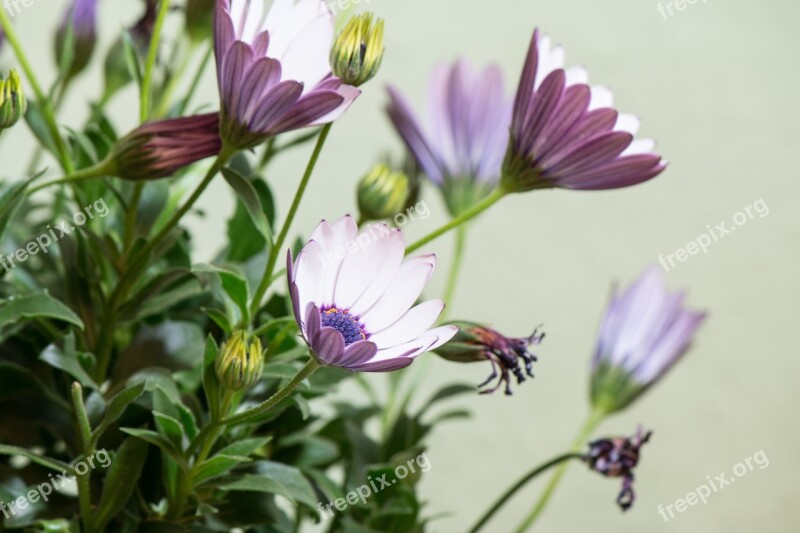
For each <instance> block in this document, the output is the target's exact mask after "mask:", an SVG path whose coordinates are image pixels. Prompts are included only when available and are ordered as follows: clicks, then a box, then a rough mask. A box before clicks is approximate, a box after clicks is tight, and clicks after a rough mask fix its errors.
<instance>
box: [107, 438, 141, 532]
mask: <svg viewBox="0 0 800 533" xmlns="http://www.w3.org/2000/svg"><path fill="white" fill-rule="evenodd" d="M146 459H147V443H146V442H144V441H142V440H139V439H132V438H129V439H125V442H123V443H122V446H120V447H119V450H117V453H116V454H115V455H114V461H113V462H112V463H111V467H110V469H109V471H108V474H107V475H106V479H105V482H104V483H103V493H102V496H101V497H100V503H99V504H98V505H97V511H96V514H95V517H94V524H95V526H96V530H97V531H103V530H104V528H105V526H106V524H108V522H109V521H110V520H111V519H112V518H113V517H114V516H115V515H116V514H117V513H119V512H120V511H121V510H122V508H123V507H125V504H126V503H127V502H128V499H129V498H130V497H131V495H132V494H133V491H134V489H135V488H136V484H137V483H138V482H139V476H140V474H141V472H142V467H143V466H144V462H145V460H146Z"/></svg>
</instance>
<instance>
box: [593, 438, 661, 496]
mask: <svg viewBox="0 0 800 533" xmlns="http://www.w3.org/2000/svg"><path fill="white" fill-rule="evenodd" d="M652 434H653V432H652V431H648V432H646V433H645V432H644V431H643V430H642V428H639V429H637V430H636V435H634V436H633V437H614V438H606V439H598V440H596V441H593V442H590V443H589V453H588V454H586V456H585V457H584V461H585V462H586V463H587V464H588V465H589V468H591V469H592V470H594V471H595V472H597V473H599V474H602V475H604V476H606V477H619V478H622V490H620V493H619V496H617V505H619V506H620V508H621V509H622V510H623V511H627V510H628V509H630V508H631V506H633V502H634V501H635V500H636V493H635V492H634V491H633V478H634V476H633V470H634V468H636V465H638V464H639V459H640V457H641V452H640V449H641V447H642V446H643V445H644V444H645V443H646V442H647V441H649V440H650V437H651V436H652Z"/></svg>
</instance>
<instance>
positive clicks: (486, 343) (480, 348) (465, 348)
mask: <svg viewBox="0 0 800 533" xmlns="http://www.w3.org/2000/svg"><path fill="white" fill-rule="evenodd" d="M454 324H455V325H456V326H458V328H459V330H458V333H457V334H456V336H455V337H453V340H452V341H450V342H449V343H447V344H445V345H444V346H441V347H439V348H438V349H436V350H435V352H436V353H437V354H439V355H440V356H441V357H443V358H444V359H447V360H449V361H456V362H459V363H471V362H475V361H489V362H490V363H491V364H492V373H491V375H490V376H489V377H488V379H486V381H484V382H483V383H481V384H480V385H478V388H483V387H486V386H487V385H489V383H491V382H492V381H493V380H495V379H497V382H496V383H495V385H494V387H491V388H488V389H484V390H482V391H480V393H481V394H491V393H493V392H495V391H496V390H497V389H498V388H500V386H501V385H503V384H504V383H505V393H506V395H508V396H510V395H511V394H512V392H511V374H513V375H514V376H515V377H516V378H517V384H519V383H522V382H523V381H525V379H526V378H525V376H526V374H527V376H529V377H533V363H535V362H536V361H537V360H538V359H537V357H536V356H535V355H534V354H532V353H531V352H530V351H529V350H528V348H529V347H530V346H531V345H534V346H538V345H539V344H541V342H542V339H544V335H545V334H544V333H539V329H538V328H537V329H536V330H535V331H534V332H533V334H531V335H530V336H529V337H521V338H514V337H506V336H504V335H503V334H502V333H500V332H498V331H496V330H494V329H492V328H489V327H486V326H482V325H480V324H475V323H472V322H455V323H454ZM520 361H522V364H523V365H524V368H525V370H524V373H523V367H522V366H521V365H520Z"/></svg>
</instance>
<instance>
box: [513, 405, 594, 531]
mask: <svg viewBox="0 0 800 533" xmlns="http://www.w3.org/2000/svg"><path fill="white" fill-rule="evenodd" d="M605 416H606V413H605V411H603V410H601V409H594V410H593V411H592V412H591V413H589V417H588V418H587V419H586V422H585V423H584V424H583V427H582V428H581V430H580V431H579V432H578V436H577V437H576V438H575V441H574V442H573V443H572V448H571V449H570V450H571V452H572V453H577V452H579V451H580V450H581V449H582V447H583V446H584V445H585V444H586V442H587V441H588V440H589V438H590V437H591V436H592V433H593V432H594V430H595V429H596V428H597V426H598V425H599V424H600V422H602V421H603V419H604V418H605ZM566 471H567V463H564V464H562V465H561V466H560V467H559V468H558V470H556V471H555V473H553V476H552V477H551V478H550V481H549V482H548V483H547V486H546V487H545V489H544V492H543V493H542V495H541V496H540V497H539V500H538V501H537V502H536V505H535V506H534V507H533V509H532V510H531V512H530V513H529V514H528V516H527V517H525V520H523V521H522V523H521V524H520V525H519V526H518V527H517V529H516V530H515V533H521V532H523V531H526V530H527V529H528V528H530V527H531V526H533V524H534V522H536V519H537V518H538V517H539V515H540V514H541V513H542V511H543V510H544V508H545V506H547V502H549V501H550V498H551V497H552V496H553V493H554V492H555V490H556V488H557V487H558V484H559V483H560V482H561V478H562V477H563V476H564V473H565V472H566Z"/></svg>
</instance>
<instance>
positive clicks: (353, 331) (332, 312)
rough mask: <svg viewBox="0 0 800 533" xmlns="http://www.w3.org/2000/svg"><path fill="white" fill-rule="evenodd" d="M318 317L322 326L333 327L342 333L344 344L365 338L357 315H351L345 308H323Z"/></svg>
mask: <svg viewBox="0 0 800 533" xmlns="http://www.w3.org/2000/svg"><path fill="white" fill-rule="evenodd" d="M320 318H321V322H322V327H324V328H325V327H327V328H333V329H335V330H336V331H338V332H339V333H341V334H342V337H344V345H345V346H350V345H351V344H353V343H354V342H358V341H363V340H366V338H367V332H366V331H364V326H362V325H361V324H360V323H359V321H358V317H357V316H353V315H351V314H350V311H348V310H347V309H343V310H340V309H336V308H335V307H331V308H329V309H324V310H323V311H322V313H321V317H320Z"/></svg>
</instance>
